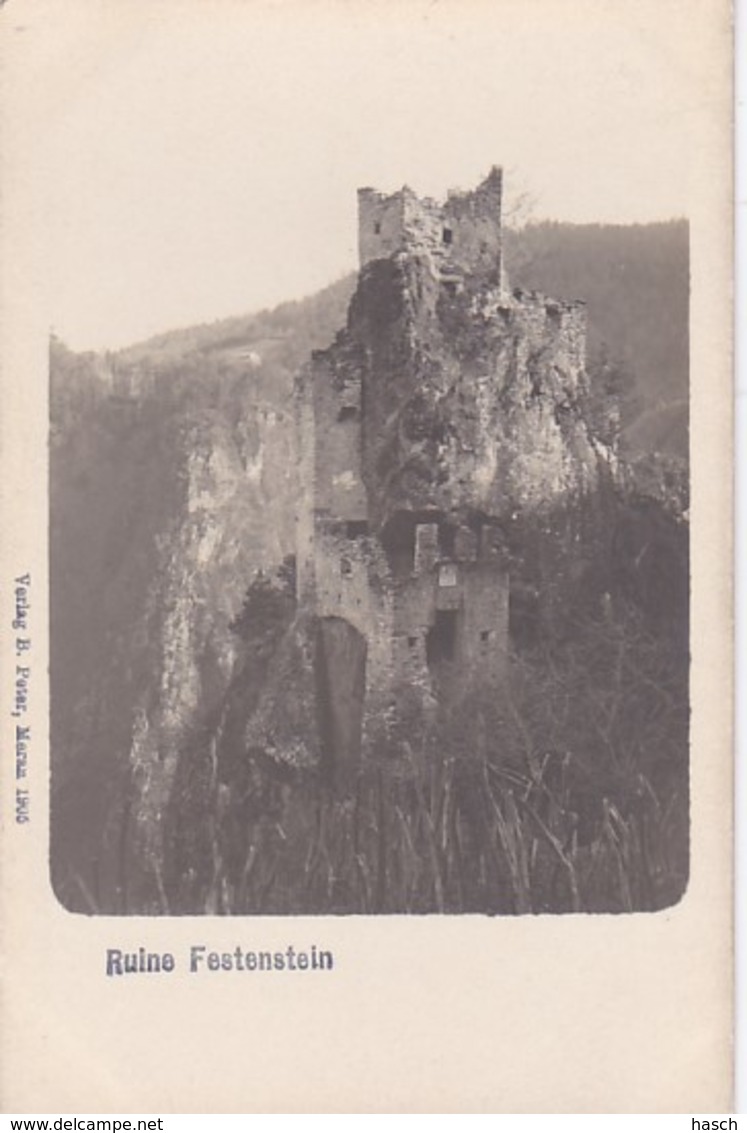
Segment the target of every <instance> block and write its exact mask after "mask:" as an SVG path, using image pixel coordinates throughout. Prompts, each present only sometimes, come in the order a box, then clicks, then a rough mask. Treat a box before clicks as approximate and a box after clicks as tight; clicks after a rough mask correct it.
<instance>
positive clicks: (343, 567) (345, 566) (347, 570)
mask: <svg viewBox="0 0 747 1133" xmlns="http://www.w3.org/2000/svg"><path fill="white" fill-rule="evenodd" d="M352 573H353V564H352V563H351V561H350V559H346V558H342V559H340V574H342V575H346V576H347V575H350V574H352Z"/></svg>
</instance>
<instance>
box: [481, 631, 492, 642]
mask: <svg viewBox="0 0 747 1133" xmlns="http://www.w3.org/2000/svg"><path fill="white" fill-rule="evenodd" d="M480 641H490V630H489V629H481V630H480Z"/></svg>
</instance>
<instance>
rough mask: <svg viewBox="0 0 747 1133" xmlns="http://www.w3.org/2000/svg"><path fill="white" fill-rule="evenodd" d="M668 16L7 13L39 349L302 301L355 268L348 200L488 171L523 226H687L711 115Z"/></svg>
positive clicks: (631, 9) (183, 7) (492, 10)
mask: <svg viewBox="0 0 747 1133" xmlns="http://www.w3.org/2000/svg"><path fill="white" fill-rule="evenodd" d="M691 2H692V3H694V4H698V3H701V2H702V0H691ZM37 3H39V4H41V9H45V8H48V6H47V5H46V4H45V2H44V0H37ZM14 5H15V7H14ZM61 7H62V8H64V14H65V16H66V18H65V19H64V20H61V19H60V18H59V15H60V11H61ZM681 11H682V5H681V3H680V2H679V0H678V2H677V3H676V4H675V3H673V2H670V0H655V2H654V0H627V2H626V3H625V4H620V3H619V2H618V0H615V2H607V0H529V2H527V0H376V2H374V0H339V2H338V0H283V2H280V0H274V2H270V0H241V2H239V0H210V2H207V0H191V2H189V0H148V2H147V3H146V2H144V0H132V2H129V3H127V4H121V3H117V2H116V0H87V3H86V4H85V5H81V4H80V3H79V2H78V0H69V3H66V5H64V6H60V5H59V4H58V5H57V9H56V12H57V19H56V20H55V19H52V20H51V21H50V20H47V22H46V24H45V23H44V21H42V20H36V21H34V19H33V18H30V17H29V14H28V12H29V9H28V7H27V6H25V5H24V4H22V3H21V2H20V0H10V3H9V5H8V16H6V19H7V18H10V21H11V23H12V22H13V20H15V21H16V26H15V28H14V30H15V31H16V33H17V34H16V36H15V39H14V41H13V42H14V50H15V54H14V55H13V56H12V58H11V64H12V66H10V67H9V77H8V78H7V81H8V83H9V85H10V94H11V96H12V97H14V98H15V99H16V106H15V109H16V110H18V111H20V114H19V117H18V121H19V122H20V123H21V124H22V125H23V127H24V131H23V132H22V131H21V129H20V128H19V129H18V130H17V132H16V134H14V135H13V137H12V138H11V142H14V144H15V148H13V145H10V146H9V152H10V153H11V158H12V160H13V161H14V162H15V163H16V168H17V169H18V170H19V171H20V172H19V177H18V182H19V185H20V184H21V182H22V181H23V180H24V178H25V179H26V180H28V183H29V185H30V190H29V191H30V194H31V196H30V198H29V199H31V200H33V202H34V208H35V210H36V213H35V219H34V224H35V225H37V224H38V225H39V226H40V231H42V232H43V240H44V256H45V264H46V268H45V272H44V275H45V281H44V282H45V288H46V295H47V300H46V301H47V304H48V310H49V312H50V320H51V323H52V325H53V328H54V330H55V332H56V333H57V334H58V335H59V336H60V337H61V338H62V339H63V340H64V341H65V342H66V343H67V344H68V345H69V346H71V347H72V348H74V349H103V348H107V347H108V348H117V347H119V346H122V345H125V344H127V343H130V342H133V341H137V340H140V339H143V338H145V337H147V336H149V335H151V334H153V333H156V332H158V331H161V330H165V329H169V328H174V327H179V326H187V325H190V324H192V323H195V322H206V321H211V320H213V319H216V318H220V317H224V316H228V315H232V314H240V313H243V312H249V311H253V310H257V309H260V308H263V307H267V306H272V305H274V304H276V303H278V302H281V301H283V300H285V299H291V298H299V297H301V296H303V295H306V294H310V293H312V292H314V291H315V290H318V289H319V288H320V287H323V286H325V285H326V284H328V283H330V282H332V281H333V280H335V279H337V278H339V277H340V276H341V275H343V274H344V273H346V272H348V271H350V270H352V269H353V268H355V266H356V189H357V188H358V187H359V186H362V185H371V186H374V187H376V188H379V189H381V190H385V191H389V192H391V191H393V190H395V189H397V188H399V187H401V186H402V185H403V184H405V183H406V184H409V185H410V186H411V187H412V188H414V189H415V190H416V191H417V192H418V193H420V194H421V195H432V196H439V197H440V196H443V195H445V193H446V191H447V190H448V189H449V188H451V187H456V188H464V189H467V188H471V187H473V186H474V185H476V184H477V183H478V182H479V181H480V180H482V178H483V177H484V176H485V175H486V174H487V172H488V170H489V168H490V166H491V165H493V164H499V165H503V167H504V170H505V178H506V191H507V194H508V197H509V200H511V198H515V197H517V196H519V195H520V194H524V193H526V194H528V195H529V198H530V199H531V213H532V216H533V217H534V218H536V219H544V218H552V219H559V220H564V221H572V222H590V221H600V222H619V223H628V222H645V221H650V220H659V219H666V218H669V217H673V216H686V215H688V191H689V188H688V187H689V176H690V172H691V166H692V158H693V154H692V150H691V143H692V125H693V122H694V120H695V118H696V117H697V115H698V113H700V112H702V108H703V105H704V103H706V102H707V100H708V97H709V92H708V85H707V84H708V72H707V69H706V68H705V67H704V66H703V65H702V60H701V55H700V54H699V50H698V43H697V41H696V36H694V35H693V32H692V28H691V27H690V26H689V24H688V21H687V20H683V19H682V18H681ZM16 45H17V46H16ZM11 105H12V100H11ZM8 122H9V119H6V127H7V130H6V133H8V132H9V131H10V129H11V127H10V126H8ZM6 152H8V151H6ZM12 170H13V166H11V171H12ZM22 174H23V176H22ZM29 207H31V206H29Z"/></svg>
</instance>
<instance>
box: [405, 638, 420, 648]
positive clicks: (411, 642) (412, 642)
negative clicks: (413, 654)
mask: <svg viewBox="0 0 747 1133" xmlns="http://www.w3.org/2000/svg"><path fill="white" fill-rule="evenodd" d="M417 643H418V639H417V637H408V639H407V644H408V645H409V646H410V649H414V648H415V646H416V645H417Z"/></svg>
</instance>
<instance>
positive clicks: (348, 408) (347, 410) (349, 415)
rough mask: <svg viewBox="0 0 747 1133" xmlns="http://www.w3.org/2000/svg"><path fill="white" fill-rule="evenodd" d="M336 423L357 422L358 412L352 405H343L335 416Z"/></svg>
mask: <svg viewBox="0 0 747 1133" xmlns="http://www.w3.org/2000/svg"><path fill="white" fill-rule="evenodd" d="M337 420H338V421H357V420H358V410H357V409H356V407H355V406H354V405H343V407H342V409H341V410H340V412H339V413H338V414H337Z"/></svg>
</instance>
